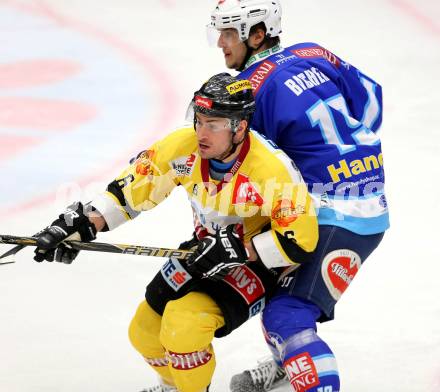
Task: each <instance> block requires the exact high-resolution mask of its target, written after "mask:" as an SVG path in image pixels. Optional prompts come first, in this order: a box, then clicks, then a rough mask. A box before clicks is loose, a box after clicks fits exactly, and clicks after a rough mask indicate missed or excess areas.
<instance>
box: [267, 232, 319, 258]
mask: <svg viewBox="0 0 440 392" xmlns="http://www.w3.org/2000/svg"><path fill="white" fill-rule="evenodd" d="M275 234H276V236H277V239H278V241H279V243H280V245H281V247H282V248H283V250H284V252H285V253H286V255H287V256H288V257H289V259H290V260H291V261H292V262H294V263H298V264H305V263H308V262H309V261H311V260H312V257H313V251H311V252H306V251H305V250H304V249H302V248H301V247H300V246H298V245H297V243H296V242H295V241H292V240H291V239H288V238H286V237H284V236H283V235H281V234H280V233H278V232H275Z"/></svg>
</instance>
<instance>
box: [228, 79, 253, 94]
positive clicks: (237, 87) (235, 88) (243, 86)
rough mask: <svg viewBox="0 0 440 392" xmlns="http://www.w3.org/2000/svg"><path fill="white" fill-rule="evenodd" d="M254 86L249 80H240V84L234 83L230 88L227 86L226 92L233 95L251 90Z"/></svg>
mask: <svg viewBox="0 0 440 392" xmlns="http://www.w3.org/2000/svg"><path fill="white" fill-rule="evenodd" d="M251 89H252V84H251V82H249V80H246V79H245V80H239V81H238V82H234V83H232V84H230V85H229V86H226V90H228V92H229V94H231V95H233V94H235V93H238V92H240V91H243V90H251Z"/></svg>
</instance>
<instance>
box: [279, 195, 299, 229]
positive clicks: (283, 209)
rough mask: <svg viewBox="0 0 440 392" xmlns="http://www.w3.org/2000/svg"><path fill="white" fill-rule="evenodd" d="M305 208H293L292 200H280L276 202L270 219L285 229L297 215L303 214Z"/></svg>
mask: <svg viewBox="0 0 440 392" xmlns="http://www.w3.org/2000/svg"><path fill="white" fill-rule="evenodd" d="M304 212H305V208H304V207H303V206H297V207H295V204H293V201H292V200H289V199H282V200H278V201H277V204H276V205H275V207H274V209H273V210H272V219H273V220H274V221H275V222H277V223H278V225H279V226H281V227H287V226H289V224H290V223H292V222H295V221H296V220H297V219H298V214H304Z"/></svg>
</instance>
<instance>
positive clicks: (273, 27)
mask: <svg viewBox="0 0 440 392" xmlns="http://www.w3.org/2000/svg"><path fill="white" fill-rule="evenodd" d="M281 14H282V11H281V4H280V2H279V0H219V2H218V4H217V7H216V8H215V10H214V11H213V12H212V13H211V27H212V28H215V29H216V30H222V29H236V30H237V31H238V35H239V37H240V39H241V40H242V41H246V40H247V39H248V38H249V31H250V29H251V27H252V26H255V25H256V24H258V23H260V22H263V23H264V24H265V26H266V34H267V35H268V36H269V37H276V36H278V35H280V33H281Z"/></svg>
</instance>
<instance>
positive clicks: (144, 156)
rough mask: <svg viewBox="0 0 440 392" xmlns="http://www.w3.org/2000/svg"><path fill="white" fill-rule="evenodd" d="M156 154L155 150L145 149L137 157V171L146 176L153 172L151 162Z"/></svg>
mask: <svg viewBox="0 0 440 392" xmlns="http://www.w3.org/2000/svg"><path fill="white" fill-rule="evenodd" d="M153 156H154V150H145V151H143V152H142V153H141V154H140V155H139V156H138V157H137V159H136V161H135V162H134V164H135V165H136V173H137V174H140V175H142V176H146V175H147V174H149V173H151V163H152V159H153Z"/></svg>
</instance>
